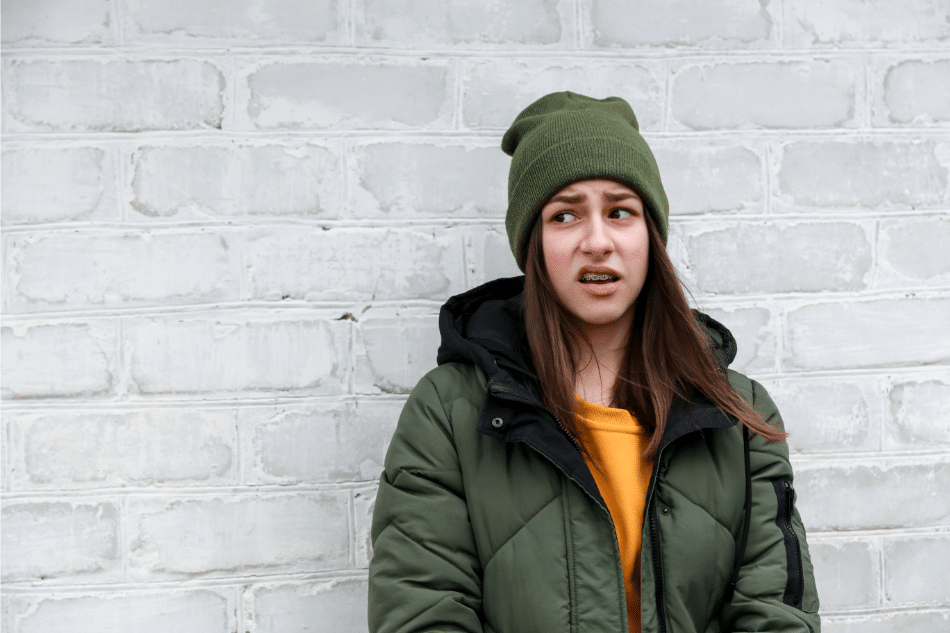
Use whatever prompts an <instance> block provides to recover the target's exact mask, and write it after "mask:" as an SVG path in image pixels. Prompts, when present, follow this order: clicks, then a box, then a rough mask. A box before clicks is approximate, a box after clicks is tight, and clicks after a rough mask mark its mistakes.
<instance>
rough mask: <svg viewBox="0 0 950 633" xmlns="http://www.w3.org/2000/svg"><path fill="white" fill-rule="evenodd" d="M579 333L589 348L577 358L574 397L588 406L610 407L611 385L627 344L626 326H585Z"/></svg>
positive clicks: (611, 399) (617, 372)
mask: <svg viewBox="0 0 950 633" xmlns="http://www.w3.org/2000/svg"><path fill="white" fill-rule="evenodd" d="M624 321H625V320H624ZM583 332H584V336H585V338H586V339H587V342H588V343H589V346H586V347H585V348H584V349H582V350H580V353H579V354H578V357H579V362H578V364H577V368H576V374H575V378H574V393H575V395H577V396H579V397H581V398H583V399H584V400H587V401H588V402H593V403H595V404H600V405H603V406H611V404H612V403H613V393H614V384H615V383H616V382H617V375H618V374H619V373H620V366H621V363H623V359H624V353H625V352H626V348H627V342H628V341H629V340H630V324H629V323H626V322H620V323H618V322H615V323H611V324H608V325H603V326H597V325H589V324H585V325H584V327H583Z"/></svg>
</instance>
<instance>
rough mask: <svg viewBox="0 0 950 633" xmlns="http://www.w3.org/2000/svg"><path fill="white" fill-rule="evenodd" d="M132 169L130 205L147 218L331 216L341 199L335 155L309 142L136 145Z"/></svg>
mask: <svg viewBox="0 0 950 633" xmlns="http://www.w3.org/2000/svg"><path fill="white" fill-rule="evenodd" d="M132 169H133V172H134V176H133V179H132V190H133V196H134V197H133V200H132V204H131V206H132V209H134V210H135V211H137V212H138V213H140V214H141V216H145V217H150V218H151V217H159V218H168V217H174V218H176V219H183V220H204V219H208V218H217V217H232V216H257V215H273V216H286V215H299V216H305V217H319V218H335V217H337V216H338V215H339V213H340V206H341V204H342V197H343V191H342V189H343V174H342V171H341V169H340V159H339V157H338V156H336V155H335V150H334V149H330V148H327V147H322V146H319V145H315V144H313V143H304V144H293V145H291V144H286V145H284V144H282V145H270V144H268V145H259V144H250V143H242V144H234V145H231V146H226V147H225V146H193V147H143V148H141V149H139V150H138V151H137V152H136V154H135V156H134V159H133V167H132ZM141 216H139V217H141Z"/></svg>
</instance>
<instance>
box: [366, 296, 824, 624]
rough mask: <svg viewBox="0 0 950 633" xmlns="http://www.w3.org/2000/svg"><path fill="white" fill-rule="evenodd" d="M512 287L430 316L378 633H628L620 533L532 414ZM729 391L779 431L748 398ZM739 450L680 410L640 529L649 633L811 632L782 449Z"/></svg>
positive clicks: (381, 535) (399, 453) (718, 330)
mask: <svg viewBox="0 0 950 633" xmlns="http://www.w3.org/2000/svg"><path fill="white" fill-rule="evenodd" d="M522 284H523V278H513V279H504V280H498V281H496V282H491V283H489V284H486V285H485V286H482V287H480V288H476V289H474V290H472V291H470V292H468V293H465V294H463V295H459V296H458V297H454V298H453V299H451V300H450V301H449V302H448V303H447V304H446V305H445V306H444V307H443V309H442V313H441V315H440V323H439V325H440V330H441V334H442V346H441V347H440V349H439V358H438V361H439V367H438V368H437V369H434V370H433V371H431V372H429V373H428V374H427V375H426V376H425V377H424V378H423V379H422V380H421V381H420V382H419V384H418V386H416V388H415V389H414V390H413V391H412V394H411V395H410V396H409V400H408V402H407V403H406V405H405V408H404V409H403V412H402V415H401V416H400V418H399V423H398V426H397V429H396V433H395V435H394V437H393V440H392V443H391V444H390V447H389V452H388V454H387V456H386V464H385V470H384V472H383V474H382V477H381V479H380V484H379V492H378V496H377V499H376V506H375V511H374V515H373V524H372V542H373V548H374V555H373V558H372V561H371V563H370V569H369V628H370V631H372V632H374V633H376V632H378V633H410V632H421V631H439V632H448V631H465V632H468V633H475V632H485V633H535V632H536V633H555V632H556V633H561V632H563V633H601V632H609V633H627V618H626V605H625V600H626V597H625V592H624V583H623V570H622V568H621V564H620V553H619V550H618V546H617V538H616V532H615V530H614V526H613V523H612V521H611V518H610V514H609V512H608V510H607V507H606V505H605V503H604V501H603V499H602V498H601V496H600V493H599V491H598V489H597V485H596V483H595V482H594V479H593V476H592V475H591V474H590V471H589V470H588V469H587V466H586V464H585V462H584V460H583V458H582V456H581V455H580V453H579V452H578V451H577V448H576V446H575V444H574V443H573V441H572V440H571V439H570V438H569V437H568V436H567V435H566V433H565V432H564V431H563V428H562V427H561V426H560V424H559V422H558V421H557V420H556V418H555V417H554V416H553V415H552V414H551V413H550V412H548V411H547V410H545V408H544V406H543V404H542V401H541V397H540V394H539V392H538V387H537V384H536V381H535V379H534V375H533V373H532V372H531V370H530V362H529V361H528V360H527V359H528V356H527V352H526V346H525V344H524V337H523V332H522V329H523V326H522V325H521V323H522V321H521V318H520V312H519V310H520V292H521V288H522ZM699 318H702V319H703V321H704V324H705V325H706V328H707V330H708V331H709V335H710V340H711V342H712V343H713V346H714V352H715V353H716V356H717V359H719V360H720V361H721V362H722V363H723V364H724V365H725V364H728V363H729V362H731V361H732V359H733V358H734V356H735V342H734V340H733V338H732V336H731V334H729V332H728V331H727V330H726V329H725V328H724V327H723V326H721V325H719V324H718V323H716V322H715V321H712V319H709V318H708V317H703V316H702V315H699ZM729 379H730V381H731V383H732V385H733V386H734V388H735V389H736V390H737V391H738V392H739V393H740V394H742V395H743V396H744V397H745V398H747V399H748V400H749V401H751V402H752V403H753V405H754V406H755V407H756V408H758V409H759V410H760V411H762V412H763V414H764V415H765V417H766V419H768V420H769V421H770V422H771V423H772V424H774V425H776V426H779V427H781V426H782V421H781V418H780V417H779V414H778V412H777V411H776V408H775V404H774V403H773V402H772V400H771V399H770V398H769V396H768V394H767V393H766V392H765V390H764V389H763V388H762V387H761V386H760V385H759V384H757V383H756V382H754V381H752V380H750V379H748V378H746V377H745V376H743V375H741V374H738V373H735V372H732V371H730V372H729ZM743 447H744V444H743V430H742V428H741V425H739V424H737V423H736V421H735V420H734V419H733V418H730V417H727V416H726V415H725V414H724V413H722V412H721V411H720V410H719V409H717V408H716V407H714V406H713V405H712V404H711V403H709V402H708V401H706V400H705V399H704V398H703V397H702V396H696V398H695V399H694V400H693V401H690V402H686V401H677V402H676V403H675V404H674V406H673V408H672V410H671V412H670V417H669V419H668V421H667V427H666V431H665V432H664V436H663V441H662V448H661V449H660V452H659V454H658V456H657V459H656V462H655V466H654V472H653V478H652V482H651V484H650V489H649V492H648V493H647V504H646V512H645V515H644V525H643V546H642V553H641V569H642V571H641V578H640V583H641V589H640V595H641V613H642V631H643V633H686V632H705V633H712V632H717V633H718V632H724V631H768V632H771V633H779V632H792V631H801V632H805V631H809V632H812V633H817V632H818V631H819V630H820V625H819V618H818V614H817V612H818V596H817V593H816V589H815V582H814V577H813V573H812V565H811V561H810V559H809V556H808V549H807V546H806V543H805V531H804V528H803V526H802V522H801V519H800V517H799V515H798V512H797V511H796V510H795V505H794V502H795V493H794V489H793V487H792V469H791V467H790V465H789V461H788V448H787V445H786V444H785V443H784V442H780V443H770V442H767V441H765V440H763V439H762V438H761V437H759V436H755V437H753V438H752V440H751V442H750V450H749V452H748V453H745V451H744V448H743ZM746 454H748V466H746V464H747V462H746V459H745V455H746ZM746 467H748V468H749V478H748V479H747V477H746ZM747 481H748V482H750V484H751V485H750V490H749V492H750V493H751V497H750V499H751V504H750V505H749V507H748V511H747V510H746V505H745V500H746V486H747ZM746 521H748V526H749V528H748V539H747V544H746V546H745V549H744V553H743V554H742V556H741V560H737V551H738V550H740V549H741V543H742V540H743V531H744V526H745V524H746ZM734 574H735V576H736V578H737V582H736V584H735V588H734V590H731V589H730V581H731V580H732V579H733V577H734Z"/></svg>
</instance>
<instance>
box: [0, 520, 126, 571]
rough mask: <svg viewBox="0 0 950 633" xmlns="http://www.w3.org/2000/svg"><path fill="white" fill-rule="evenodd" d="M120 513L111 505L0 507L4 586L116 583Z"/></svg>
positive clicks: (118, 564) (119, 555) (118, 563)
mask: <svg viewBox="0 0 950 633" xmlns="http://www.w3.org/2000/svg"><path fill="white" fill-rule="evenodd" d="M118 541H119V509H118V508H117V507H116V506H115V505H113V504H111V503H106V502H102V503H95V502H66V501H32V502H28V501H23V502H11V503H9V504H5V505H4V506H3V581H4V582H17V581H36V580H54V581H55V580H67V581H72V582H75V581H77V580H80V579H85V580H87V581H96V582H101V581H103V580H109V579H112V580H116V579H117V574H118V573H119V571H120V569H119V566H120V557H121V553H120V550H119V542H118Z"/></svg>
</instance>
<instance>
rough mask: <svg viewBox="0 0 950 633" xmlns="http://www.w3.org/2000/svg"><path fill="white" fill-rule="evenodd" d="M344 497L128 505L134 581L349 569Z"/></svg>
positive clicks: (277, 496) (302, 495)
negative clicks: (131, 518) (131, 522)
mask: <svg viewBox="0 0 950 633" xmlns="http://www.w3.org/2000/svg"><path fill="white" fill-rule="evenodd" d="M348 496H349V493H348V492H347V491H340V490H334V491H325V492H300V493H292V494H291V493H268V494H261V495H256V494H244V495H240V496H232V497H227V498H224V497H222V498H207V497H203V498H182V499H154V498H144V497H143V498H133V499H131V500H130V501H129V514H130V516H132V517H134V519H133V524H132V525H131V526H130V530H131V541H130V549H129V569H130V573H131V574H132V576H133V577H134V578H136V579H145V578H149V579H157V578H191V577H194V576H195V575H202V576H212V577H219V576H235V575H247V574H262V573H283V572H288V573H289V572H315V571H326V570H331V569H343V568H346V567H348V566H349V535H348V534H347V516H348V510H347V498H348Z"/></svg>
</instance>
